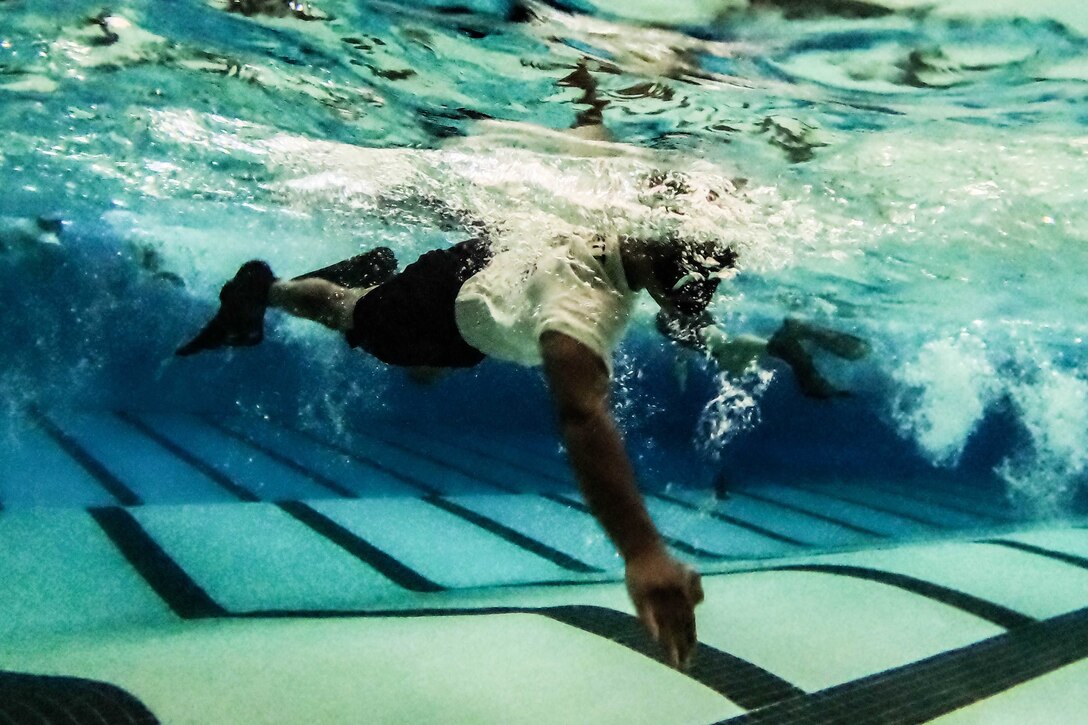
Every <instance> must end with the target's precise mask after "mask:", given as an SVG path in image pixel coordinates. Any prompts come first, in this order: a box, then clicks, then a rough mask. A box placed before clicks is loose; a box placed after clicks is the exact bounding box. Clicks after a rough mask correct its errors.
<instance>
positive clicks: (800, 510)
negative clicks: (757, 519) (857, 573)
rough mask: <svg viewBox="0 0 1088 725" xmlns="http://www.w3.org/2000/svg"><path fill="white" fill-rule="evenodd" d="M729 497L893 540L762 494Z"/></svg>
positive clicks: (734, 491)
mask: <svg viewBox="0 0 1088 725" xmlns="http://www.w3.org/2000/svg"><path fill="white" fill-rule="evenodd" d="M729 495H730V496H743V497H746V498H753V499H755V500H756V501H762V502H763V503H765V504H767V505H768V506H777V507H778V508H781V509H785V510H787V511H793V512H794V513H798V514H801V515H802V516H809V517H811V518H814V519H819V520H820V521H826V522H827V523H829V524H834V525H835V526H841V527H842V528H844V529H849V530H851V531H855V532H857V533H859V534H865V535H866V536H875V537H877V538H880V539H888V538H891V537H890V536H889V535H888V534H885V533H882V532H880V531H874V530H873V529H867V528H865V527H864V526H858V525H857V524H852V523H850V522H849V521H842V520H841V519H837V518H835V517H834V516H828V515H826V514H821V513H819V512H818V511H812V510H810V509H807V508H805V507H803V506H798V505H796V504H792V503H787V502H785V501H779V500H777V499H773V498H770V497H768V496H762V495H760V494H756V493H752V492H751V491H748V490H745V491H736V490H733V491H730V492H729Z"/></svg>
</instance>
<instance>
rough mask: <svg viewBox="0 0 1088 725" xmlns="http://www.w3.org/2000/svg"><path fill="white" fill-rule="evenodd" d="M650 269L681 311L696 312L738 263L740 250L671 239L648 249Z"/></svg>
mask: <svg viewBox="0 0 1088 725" xmlns="http://www.w3.org/2000/svg"><path fill="white" fill-rule="evenodd" d="M648 255H649V257H650V268H651V270H652V271H653V275H654V277H656V278H657V280H658V282H660V283H661V284H662V285H663V286H664V287H665V289H667V290H670V293H669V297H670V298H671V300H672V302H673V304H674V305H675V306H676V308H677V309H678V310H680V311H681V312H683V313H684V314H688V315H697V314H699V313H701V312H702V311H703V310H705V309H706V307H707V305H709V304H710V302H711V300H713V299H714V293H715V292H717V290H718V285H719V284H720V283H721V279H722V276H723V273H724V272H727V271H729V270H732V269H734V268H735V267H736V264H737V253H736V252H735V251H734V250H733V249H732V248H731V247H729V246H726V245H724V244H723V245H704V244H695V243H691V242H686V241H683V240H680V239H675V238H673V239H669V240H668V241H665V242H662V243H661V244H655V245H653V246H651V247H650V248H649V250H648Z"/></svg>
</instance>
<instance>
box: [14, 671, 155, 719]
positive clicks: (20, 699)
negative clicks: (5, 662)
mask: <svg viewBox="0 0 1088 725" xmlns="http://www.w3.org/2000/svg"><path fill="white" fill-rule="evenodd" d="M0 722H5V723H10V724H11V725H20V724H21V725H29V724H30V723H42V724H43V725H46V724H48V723H74V724H77V723H103V724H105V723H108V724H109V725H152V724H155V725H157V723H158V722H159V721H158V719H157V718H156V717H155V715H154V714H152V712H151V711H150V710H149V709H148V708H147V706H146V705H144V703H142V702H141V701H140V700H139V699H137V698H136V696H135V695H133V694H132V693H130V692H127V691H126V690H123V689H121V688H120V687H118V686H117V685H113V684H110V683H108V682H102V681H99V680H89V679H86V678H83V677H57V676H51V675H36V674H26V673H22V672H9V671H0Z"/></svg>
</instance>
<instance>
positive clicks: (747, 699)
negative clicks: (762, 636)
mask: <svg viewBox="0 0 1088 725" xmlns="http://www.w3.org/2000/svg"><path fill="white" fill-rule="evenodd" d="M499 614H535V615H539V616H543V617H548V618H549V619H553V620H555V621H557V622H561V623H563V624H565V625H567V626H571V627H574V628H576V629H579V630H581V631H583V632H586V633H588V634H592V635H596V636H598V637H603V638H604V639H607V640H609V641H611V642H613V643H614V644H617V645H619V646H621V647H625V648H627V649H629V650H631V651H633V652H637V653H638V654H640V655H643V656H645V657H648V658H650V659H652V660H654V661H655V662H659V663H662V664H664V660H663V658H662V656H661V653H660V650H659V647H658V646H657V644H656V643H654V642H653V640H651V639H650V637H649V635H648V634H646V633H645V630H644V629H643V628H642V624H641V622H639V620H638V618H637V617H635V616H633V615H631V614H627V613H625V612H619V611H616V610H614V609H609V608H607V607H598V606H592V605H561V606H555V607H485V608H477V609H469V608H428V609H407V610H405V609H393V610H369V611H366V610H363V611H350V610H347V611H345V610H323V609H322V610H309V611H292V610H266V611H252V612H242V613H237V614H231V615H229V616H231V617H233V618H238V619H386V618H398V619H410V618H419V617H480V616H492V615H499ZM666 666H667V665H666ZM684 674H685V675H686V676H687V677H690V678H691V679H693V680H695V681H696V682H699V683H700V684H702V685H705V686H706V687H709V688H710V689H712V690H714V691H715V692H717V693H718V694H720V695H722V696H723V697H726V698H728V699H729V700H731V701H732V702H735V703H736V704H738V705H740V706H742V707H766V706H768V705H771V704H773V703H776V702H780V701H782V700H785V699H787V698H791V697H798V696H803V695H804V691H803V690H801V689H800V688H799V687H796V686H795V685H792V684H791V683H789V682H787V681H785V680H783V679H782V678H780V677H778V676H777V675H774V674H772V673H770V672H768V671H766V670H764V669H763V668H761V667H759V666H758V665H755V664H752V663H751V662H748V661H747V660H744V659H741V658H740V657H736V656H734V655H731V654H728V653H726V652H722V651H721V650H719V649H716V648H714V647H711V646H709V645H706V644H702V643H699V644H698V645H697V647H696V650H695V655H694V657H693V658H692V664H691V667H690V668H689V669H688V670H687V671H686V672H685V673H684Z"/></svg>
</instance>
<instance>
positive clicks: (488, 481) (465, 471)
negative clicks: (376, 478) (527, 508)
mask: <svg viewBox="0 0 1088 725" xmlns="http://www.w3.org/2000/svg"><path fill="white" fill-rule="evenodd" d="M354 430H355V432H357V433H359V434H360V435H363V436H366V437H367V438H370V439H371V440H373V441H377V442H378V443H381V444H382V445H386V446H389V447H390V448H396V449H397V450H400V451H403V452H404V453H407V454H408V455H410V456H414V457H416V458H419V459H420V460H424V461H428V462H430V463H433V464H435V465H438V466H441V467H442V468H447V469H449V470H451V471H455V472H457V473H459V474H461V475H462V476H465V477H466V478H468V479H470V480H473V481H477V482H479V483H482V484H484V485H486V486H491V487H492V488H497V489H499V490H500V491H503V492H505V493H522V490H521V489H519V488H517V487H515V486H511V485H510V484H508V483H506V482H504V481H498V480H496V479H494V478H492V477H490V476H487V475H486V474H485V475H481V472H480V471H474V470H472V469H470V468H465V467H464V466H459V465H457V464H455V463H450V462H449V461H447V460H445V459H442V458H439V457H438V456H435V455H432V454H430V453H427V452H426V451H421V450H419V449H418V448H413V447H411V446H408V445H405V444H404V443H401V442H399V441H394V440H389V439H388V438H384V437H382V436H378V435H375V434H374V433H371V432H370V431H365V430H359V429H354Z"/></svg>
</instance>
